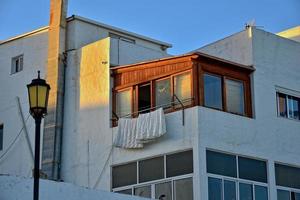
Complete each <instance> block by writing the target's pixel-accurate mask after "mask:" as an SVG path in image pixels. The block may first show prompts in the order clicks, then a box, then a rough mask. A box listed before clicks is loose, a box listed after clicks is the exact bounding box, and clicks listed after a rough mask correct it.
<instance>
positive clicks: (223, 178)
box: [206, 150, 268, 200]
mask: <svg viewBox="0 0 300 200" xmlns="http://www.w3.org/2000/svg"><path fill="white" fill-rule="evenodd" d="M206 162H207V173H208V195H209V200H254V199H255V200H267V199H268V184H267V183H268V181H267V166H266V162H265V161H261V160H256V159H251V158H246V157H242V156H236V155H231V154H225V153H220V152H215V151H210V150H207V151H206Z"/></svg>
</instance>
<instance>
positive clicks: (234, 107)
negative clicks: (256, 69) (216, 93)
mask: <svg viewBox="0 0 300 200" xmlns="http://www.w3.org/2000/svg"><path fill="white" fill-rule="evenodd" d="M225 83H226V103H227V111H228V112H233V113H237V114H241V115H243V114H244V113H245V111H244V107H245V106H244V86H243V83H242V82H240V81H233V80H229V79H227V80H226V82H225Z"/></svg>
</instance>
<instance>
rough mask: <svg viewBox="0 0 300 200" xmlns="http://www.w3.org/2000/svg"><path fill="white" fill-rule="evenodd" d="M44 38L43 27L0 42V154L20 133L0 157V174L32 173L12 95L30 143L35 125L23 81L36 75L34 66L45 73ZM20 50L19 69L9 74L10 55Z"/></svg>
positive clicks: (16, 54) (45, 34) (29, 79)
mask: <svg viewBox="0 0 300 200" xmlns="http://www.w3.org/2000/svg"><path fill="white" fill-rule="evenodd" d="M47 42H48V34H47V30H44V31H41V32H38V33H35V34H32V35H29V36H26V37H23V38H21V39H17V40H13V41H10V42H7V43H4V44H1V45H0V91H1V95H0V124H1V123H3V124H4V138H3V150H2V151H0V157H2V155H3V154H4V153H5V152H6V151H7V149H8V147H9V146H10V145H11V144H12V142H13V141H14V139H15V138H16V137H17V135H18V134H19V133H20V137H18V139H17V140H16V142H15V143H14V145H13V146H11V148H9V151H8V153H7V154H5V156H4V157H2V158H1V159H0V174H14V175H22V176H31V175H32V168H33V160H32V158H31V154H30V151H29V147H28V143H27V140H26V138H25V132H24V130H23V131H21V129H22V126H23V124H22V121H21V117H20V114H19V109H18V104H17V101H16V97H19V99H20V103H21V108H22V111H23V114H24V118H25V120H26V119H27V117H28V120H27V121H26V126H27V130H28V133H29V137H30V142H31V145H33V144H34V141H33V140H34V127H35V126H34V122H33V119H32V117H31V116H29V104H28V95H27V87H26V85H27V84H29V83H30V82H31V80H32V79H34V78H37V71H38V70H40V71H41V77H45V66H46V61H47V48H48V45H47ZM21 54H23V56H24V57H23V63H24V65H23V70H22V71H20V72H18V73H15V74H11V62H12V58H13V57H15V56H18V55H21ZM20 131H21V132H20ZM33 150H34V148H33Z"/></svg>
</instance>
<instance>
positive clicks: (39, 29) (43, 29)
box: [0, 26, 49, 45]
mask: <svg viewBox="0 0 300 200" xmlns="http://www.w3.org/2000/svg"><path fill="white" fill-rule="evenodd" d="M48 29H49V26H44V27H41V28H38V29H35V30H33V31H30V32H27V33H23V34H21V35H17V36H14V37H12V38H9V39H6V40H3V41H1V42H0V45H2V44H5V43H8V42H11V41H14V40H17V39H21V38H24V37H28V36H30V35H33V34H36V33H38V32H42V31H45V30H48Z"/></svg>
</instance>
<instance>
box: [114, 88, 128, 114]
mask: <svg viewBox="0 0 300 200" xmlns="http://www.w3.org/2000/svg"><path fill="white" fill-rule="evenodd" d="M130 113H131V90H125V91H122V92H117V94H116V114H117V115H118V116H119V117H122V116H125V115H127V114H130Z"/></svg>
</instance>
